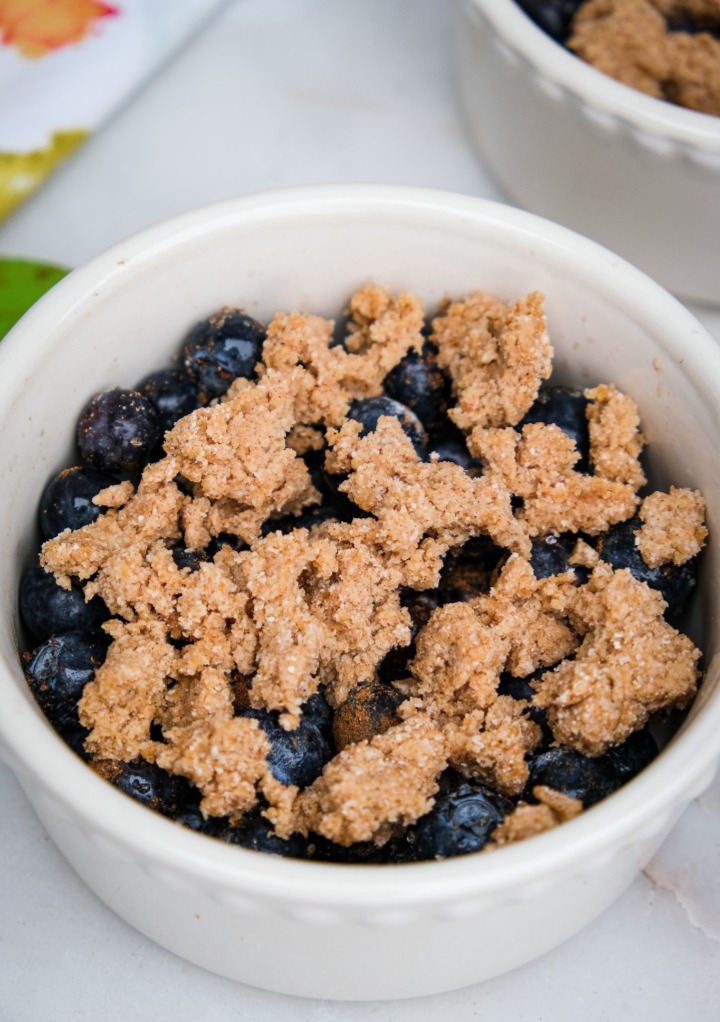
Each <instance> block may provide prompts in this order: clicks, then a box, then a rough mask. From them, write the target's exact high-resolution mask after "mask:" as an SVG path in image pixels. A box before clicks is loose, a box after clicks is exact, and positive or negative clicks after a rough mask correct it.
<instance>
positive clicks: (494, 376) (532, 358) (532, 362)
mask: <svg viewBox="0 0 720 1022" xmlns="http://www.w3.org/2000/svg"><path fill="white" fill-rule="evenodd" d="M432 326H433V333H432V340H433V342H434V343H435V344H436V345H437V347H438V365H440V366H441V367H442V368H443V369H447V370H448V372H449V373H450V376H451V378H452V383H453V391H454V394H455V396H456V398H457V401H458V403H457V405H456V407H455V408H452V409H451V410H450V412H449V413H448V414H449V416H450V418H451V419H452V420H453V422H455V424H456V425H457V426H459V427H460V429H464V430H470V429H472V428H473V427H481V428H482V427H485V426H508V425H510V426H514V425H515V423H517V422H519V421H520V419H522V417H523V415H525V413H526V412H527V411H528V410H529V408H530V405H531V404H532V403H533V401H534V400H535V398H536V397H537V393H538V390H539V388H540V384H541V383H542V381H543V380H546V379H547V378H548V377H549V376H550V372H551V369H552V355H553V350H552V347H551V345H550V339H549V337H548V334H547V329H546V324H545V314H544V312H543V297H542V295H541V294H539V293H538V292H533V293H532V294H529V295H528V296H527V297H526V298H520V299H518V300H517V301H516V302H513V303H512V304H511V305H505V304H503V303H502V302H499V301H498V300H497V299H496V298H493V297H492V296H491V295H488V294H485V293H484V292H482V291H476V292H474V293H473V294H471V295H470V297H469V298H467V299H466V300H465V301H464V302H456V303H454V304H452V305H450V306H449V307H448V308H447V309H446V310H445V311H444V312H443V314H442V315H440V316H438V317H437V318H436V319H434V320H433V324H432Z"/></svg>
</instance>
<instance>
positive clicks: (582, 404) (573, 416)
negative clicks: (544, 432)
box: [518, 387, 590, 472]
mask: <svg viewBox="0 0 720 1022" xmlns="http://www.w3.org/2000/svg"><path fill="white" fill-rule="evenodd" d="M589 403H590V402H589V401H588V399H587V398H586V397H585V395H584V394H583V393H582V391H580V390H573V389H572V388H571V387H545V388H544V389H543V390H541V391H540V393H539V394H538V396H537V398H536V399H535V403H534V404H533V406H532V408H531V409H530V411H529V412H528V413H527V415H526V416H525V418H524V419H523V420H522V422H521V423H520V425H519V426H518V429H521V428H522V427H523V426H526V425H527V424H528V423H530V422H544V423H545V424H546V425H548V426H557V427H558V428H559V429H561V430H562V431H563V432H564V433H567V435H568V436H569V437H570V439H571V440H573V441H574V442H575V446H576V447H577V451H578V454H579V455H580V458H579V460H578V462H577V463H576V465H575V468H576V470H577V471H578V472H587V471H589V466H590V434H589V431H588V422H587V414H586V411H587V406H588V404H589Z"/></svg>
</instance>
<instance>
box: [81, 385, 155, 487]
mask: <svg viewBox="0 0 720 1022" xmlns="http://www.w3.org/2000/svg"><path fill="white" fill-rule="evenodd" d="M159 439H160V420H159V417H158V413H157V412H156V411H155V406H154V405H153V403H152V401H150V400H149V398H147V397H145V395H144V394H140V393H138V391H135V390H121V389H120V388H119V387H116V388H115V390H106V391H104V392H103V393H102V394H97V395H96V396H95V397H94V398H93V399H92V400H91V401H90V402H89V403H88V404H87V406H86V407H85V410H84V411H83V413H82V415H81V416H80V421H79V422H78V428H77V442H78V447H79V448H80V454H81V455H82V458H83V460H84V461H85V462H87V464H88V465H91V466H92V467H93V468H96V469H98V471H100V472H109V473H111V474H112V473H115V472H118V473H124V472H133V471H136V470H138V469H141V468H143V467H144V466H145V465H146V464H147V461H148V458H149V457H150V455H151V454H152V453H153V451H154V450H155V448H156V446H157V443H158V441H159Z"/></svg>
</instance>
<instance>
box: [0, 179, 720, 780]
mask: <svg viewBox="0 0 720 1022" xmlns="http://www.w3.org/2000/svg"><path fill="white" fill-rule="evenodd" d="M369 280H373V281H376V282H378V283H380V284H383V285H385V286H387V287H389V288H391V289H409V290H413V291H416V292H418V293H419V294H420V295H421V296H422V298H423V299H424V300H425V302H426V305H427V308H428V309H432V308H433V306H434V305H435V304H436V303H437V302H438V301H439V300H440V299H442V298H443V297H444V296H446V295H453V296H460V295H463V294H465V293H467V292H468V291H470V290H473V289H483V290H487V291H490V292H492V293H494V294H496V295H498V296H500V297H502V298H504V299H513V298H515V297H518V296H520V295H522V294H524V293H526V292H528V291H530V290H539V291H542V292H543V293H544V294H545V295H546V311H547V316H548V324H549V331H550V336H551V339H552V342H553V345H554V347H555V351H556V358H555V366H556V368H555V376H554V381H555V382H571V383H573V384H575V385H577V386H581V387H586V386H591V385H593V384H595V383H598V382H613V383H615V384H616V385H617V386H618V387H620V388H621V389H623V390H625V391H626V392H628V393H629V394H631V395H632V396H633V397H634V398H635V400H636V401H637V402H638V404H639V407H640V410H641V417H642V425H643V430H644V432H645V434H646V436H647V439H648V443H649V452H650V457H649V465H650V466H651V472H652V477H653V482H654V483H655V484H657V485H662V486H667V485H668V484H669V483H671V482H672V483H674V484H675V485H678V486H686V485H690V486H695V487H698V488H699V489H701V490H702V492H703V493H704V494H705V497H706V499H707V502H708V507H709V519H710V528H711V537H712V541H711V544H710V546H709V549H708V552H707V556H706V558H705V562H704V569H703V572H704V576H703V583H702V592H701V594H700V599H699V600H698V601H697V606H698V608H699V616H698V618H697V620H696V622H695V624H694V626H693V627H694V631H695V637H696V640H697V641H700V642H701V643H702V646H703V649H704V651H705V658H706V663H708V664H709V663H711V661H713V662H714V660H715V659H716V657H715V654H716V652H717V625H716V622H717V597H718V594H717V587H716V586H715V585H710V584H709V580H710V579H714V578H716V577H717V565H718V561H717V557H718V554H717V540H716V537H717V536H720V518H719V516H720V494H718V488H719V485H720V484H719V480H720V471H719V464H718V463H719V460H720V458H719V455H718V446H717V442H716V431H717V422H718V405H719V402H718V397H717V395H718V393H720V389H719V388H718V383H719V382H720V364H719V363H720V359H719V358H718V355H717V353H716V351H715V348H714V346H713V344H712V341H711V340H710V338H709V337H708V335H707V334H706V333H705V332H704V330H703V329H702V327H701V326H700V325H699V324H698V323H697V322H696V321H695V320H694V318H693V317H691V316H690V315H689V313H687V312H686V310H684V309H683V308H682V307H681V306H680V305H679V304H678V303H677V302H676V301H675V300H674V299H672V298H671V297H670V296H669V295H667V293H666V292H664V291H662V290H661V289H660V288H658V287H657V286H656V285H655V284H653V283H652V282H651V281H649V280H648V279H647V278H646V277H644V276H643V275H642V274H640V273H639V272H638V271H636V270H634V269H633V268H632V267H630V266H628V265H627V264H625V263H624V262H622V261H621V260H620V259H618V258H617V257H615V256H613V255H612V254H611V253H609V252H607V251H605V250H604V249H601V248H599V247H598V246H596V245H594V244H593V243H591V242H587V241H585V240H584V239H580V238H578V237H577V236H576V235H574V234H572V233H571V232H568V231H566V230H564V229H562V228H559V227H556V226H555V225H552V224H549V223H547V222H546V221H542V220H539V219H538V218H535V217H533V216H530V215H528V214H524V213H521V212H518V211H516V210H511V209H509V208H506V207H503V206H499V205H497V204H494V203H486V202H481V201H478V200H469V199H462V198H459V197H452V196H444V195H442V194H441V193H416V192H413V191H410V190H402V191H394V190H388V189H375V190H373V189H365V190H364V191H360V190H352V189H345V190H342V189H340V190H332V189H330V190H325V191H324V193H323V194H322V195H320V194H319V193H313V192H300V193H294V192H288V193H285V194H280V195H274V196H269V197H261V198H259V199H258V198H256V199H250V200H240V201H238V202H234V203H229V204H223V205H221V206H219V207H213V208H211V209H209V210H203V211H200V212H198V213H194V214H190V215H188V216H185V217H183V218H180V219H178V220H176V221H173V222H171V223H170V224H166V225H161V226H159V227H158V228H154V229H152V230H150V231H147V232H145V233H144V234H143V235H140V236H138V237H136V238H134V239H131V240H130V241H128V242H127V243H125V244H122V245H120V246H118V247H116V248H115V249H114V250H112V251H111V252H110V253H107V254H105V255H104V256H102V257H100V258H99V259H97V260H95V261H94V262H93V263H92V264H90V265H89V266H88V267H85V268H84V269H81V270H78V271H75V272H74V273H73V274H71V275H70V277H69V278H67V279H66V280H65V281H64V282H62V283H61V284H60V285H59V286H58V287H57V288H55V289H54V290H53V291H52V292H50V293H49V294H48V295H47V296H46V297H45V299H43V300H42V301H41V302H40V303H39V304H38V305H37V306H36V307H35V308H34V309H33V310H31V312H30V313H29V314H28V315H27V316H26V317H25V319H24V320H23V321H22V322H21V323H20V324H19V325H18V326H17V327H16V328H15V330H14V331H13V332H12V334H11V335H10V336H9V337H8V339H7V340H6V341H4V342H3V344H2V345H0V378H2V381H3V387H2V395H1V397H0V435H2V437H3V443H2V450H0V566H1V571H2V575H1V580H0V618H1V624H0V702H2V703H3V704H4V705H5V706H6V708H7V709H6V716H5V720H6V724H7V726H6V727H5V732H6V735H5V739H6V742H7V743H8V744H9V745H11V746H13V747H14V749H15V752H16V754H17V756H18V757H19V758H20V759H21V760H24V759H26V757H27V761H28V762H33V761H34V762H35V764H36V766H37V765H38V759H39V758H41V757H42V756H43V755H44V753H43V750H41V749H39V748H35V749H34V750H32V752H31V753H29V752H27V750H26V748H25V745H24V742H25V739H24V738H23V728H24V727H25V722H26V721H27V720H28V718H29V716H32V717H36V716H37V715H38V714H39V711H38V710H37V708H36V707H35V705H34V703H33V700H32V698H31V696H30V694H29V692H28V690H27V686H26V684H25V681H24V678H23V674H22V670H21V668H20V664H19V661H18V655H17V637H18V630H19V623H18V613H17V595H16V594H17V584H18V578H19V573H20V571H21V568H22V566H23V564H24V562H25V561H26V560H27V558H28V557H29V556H30V554H31V552H32V550H33V545H34V543H35V542H36V532H35V525H34V521H35V508H36V506H37V501H38V498H39V495H40V492H41V490H42V487H43V486H44V484H45V482H46V480H47V478H48V476H49V475H50V474H51V473H53V472H54V471H56V470H58V469H60V468H61V467H63V466H65V465H69V464H73V463H74V462H75V460H76V455H75V453H74V447H73V435H74V427H75V421H76V419H77V416H78V413H79V412H80V410H81V409H82V407H83V405H84V404H85V402H86V401H87V400H88V398H89V397H90V396H91V395H93V394H94V393H96V392H97V391H99V390H102V389H104V388H108V387H113V386H131V385H133V384H134V383H136V382H137V381H138V380H140V379H141V378H142V377H143V375H145V374H146V373H148V372H150V371H152V370H153V369H157V368H161V367H162V366H164V365H165V364H167V363H168V362H169V361H170V360H172V359H173V358H175V357H176V356H177V353H178V351H179V348H180V344H181V341H182V338H183V336H184V334H185V333H186V331H187V330H188V328H189V327H190V326H192V325H193V324H194V323H195V322H196V321H197V320H198V319H199V318H202V317H204V316H206V315H208V314H210V313H212V312H213V311H215V310H216V309H217V308H219V307H220V306H222V305H231V306H233V305H236V306H241V307H243V308H245V309H246V310H247V311H248V312H249V313H251V314H252V315H254V316H257V317H259V318H261V319H267V318H269V317H271V316H272V315H273V314H274V313H275V312H276V311H288V310H290V309H301V310H304V311H313V312H318V313H321V314H324V315H327V316H330V317H334V316H337V315H339V314H340V313H341V312H342V309H343V307H344V304H345V302H346V300H347V298H348V296H349V294H350V293H351V291H352V290H353V289H355V288H357V287H358V286H360V285H362V284H363V283H365V282H367V281H369ZM3 661H4V666H3ZM715 673H716V674H717V672H715ZM706 685H707V689H706V693H705V695H707V694H708V693H709V692H710V690H711V689H712V688H714V687H715V686H716V685H717V677H713V678H711V679H709V681H708V682H707V683H706ZM53 755H55V753H53ZM33 757H34V760H33Z"/></svg>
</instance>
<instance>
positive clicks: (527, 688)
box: [497, 670, 554, 752]
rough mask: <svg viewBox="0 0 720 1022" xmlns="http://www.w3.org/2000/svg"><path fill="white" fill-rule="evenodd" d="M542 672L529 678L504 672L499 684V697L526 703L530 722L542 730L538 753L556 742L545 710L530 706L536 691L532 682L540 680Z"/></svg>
mask: <svg viewBox="0 0 720 1022" xmlns="http://www.w3.org/2000/svg"><path fill="white" fill-rule="evenodd" d="M542 673H543V672H542V670H540V671H537V672H536V673H535V674H531V675H530V676H529V677H527V678H515V677H513V675H512V674H509V673H508V672H507V671H504V672H503V673H502V674H501V675H500V681H499V683H498V689H497V690H498V695H501V696H510V697H511V698H512V699H516V700H517V701H518V702H526V703H527V704H528V705H527V709H526V710H525V712H526V713H527V716H528V717H529V718H530V720H532V721H534V722H535V723H536V724H537V725H538V727H539V728H540V730H541V731H542V737H541V739H540V745H539V746H538V748H537V749H536V752H538V751H540V750H541V749H546V748H548V747H549V746H550V744H551V743H552V742H553V741H554V736H553V733H552V731H551V729H550V725H549V724H548V719H547V714H546V713H545V710H543V709H541V708H540V707H539V706H532V705H530V701H531V700H532V698H533V696H534V695H535V689H534V688H533V686H532V682H533V681H534V680H535V679H536V678H539V677H540V675H541V674H542Z"/></svg>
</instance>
